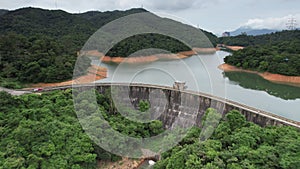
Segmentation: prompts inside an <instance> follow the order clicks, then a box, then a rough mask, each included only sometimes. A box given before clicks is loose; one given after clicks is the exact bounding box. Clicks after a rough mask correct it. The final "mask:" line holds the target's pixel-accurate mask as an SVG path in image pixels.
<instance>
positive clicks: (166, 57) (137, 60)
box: [81, 48, 217, 64]
mask: <svg viewBox="0 0 300 169" xmlns="http://www.w3.org/2000/svg"><path fill="white" fill-rule="evenodd" d="M216 51H217V49H216V48H193V50H191V51H184V52H179V53H177V54H155V55H150V56H139V57H110V56H104V54H103V53H101V52H99V51H97V50H90V51H84V52H82V53H81V55H87V56H91V57H97V58H99V59H100V60H101V61H102V62H104V63H116V64H120V63H130V64H139V63H149V62H155V61H157V60H178V59H184V58H187V57H190V56H193V55H197V54H199V53H203V54H209V53H215V52H216Z"/></svg>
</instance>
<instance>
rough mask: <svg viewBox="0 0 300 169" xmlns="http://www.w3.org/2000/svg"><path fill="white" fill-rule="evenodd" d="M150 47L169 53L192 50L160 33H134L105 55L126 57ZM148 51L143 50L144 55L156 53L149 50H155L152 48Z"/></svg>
mask: <svg viewBox="0 0 300 169" xmlns="http://www.w3.org/2000/svg"><path fill="white" fill-rule="evenodd" d="M150 48H155V49H160V50H164V51H166V52H171V53H178V52H182V51H190V50H192V49H191V48H189V47H188V46H187V45H185V44H184V43H182V42H180V41H179V40H177V39H174V38H171V37H168V36H165V35H161V34H154V33H149V34H140V35H134V36H132V37H129V38H126V39H124V40H122V41H121V42H119V43H118V44H116V45H114V47H113V48H111V49H110V50H109V51H108V52H107V54H106V55H107V56H110V57H118V56H121V57H127V56H130V55H131V54H133V53H134V52H137V51H139V50H143V49H150ZM149 52H150V53H145V52H144V53H143V54H144V56H148V55H153V54H157V53H151V52H155V51H154V50H153V51H151V50H150V51H149ZM156 52H157V51H156ZM158 52H160V53H161V52H162V51H158Z"/></svg>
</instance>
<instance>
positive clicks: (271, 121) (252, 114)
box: [43, 83, 300, 128]
mask: <svg viewBox="0 0 300 169" xmlns="http://www.w3.org/2000/svg"><path fill="white" fill-rule="evenodd" d="M111 86H121V87H122V86H130V87H131V88H132V87H134V88H143V89H161V90H164V91H169V92H180V93H182V94H187V95H191V96H196V97H198V98H201V99H207V100H208V101H209V102H210V104H212V103H213V102H214V103H216V104H217V103H218V104H221V105H223V106H224V107H225V108H224V112H221V113H223V115H224V114H226V113H227V112H228V111H230V110H233V109H236V110H239V111H240V112H241V113H242V114H244V115H245V116H246V119H247V120H248V121H252V122H254V123H256V124H259V125H261V126H266V125H288V126H293V127H297V128H300V122H298V121H294V120H290V119H287V118H285V117H281V116H278V115H275V114H272V113H269V112H265V111H262V110H259V109H256V108H253V107H249V106H246V105H243V104H240V103H237V102H234V101H231V100H228V99H225V98H220V97H216V96H213V95H209V94H205V93H202V92H195V91H189V90H177V89H175V88H173V87H169V86H160V85H151V84H142V83H130V84H128V83H90V84H80V85H76V84H74V85H67V86H59V87H47V88H44V89H43V91H52V90H64V89H68V88H79V87H107V88H109V87H111ZM174 111H179V110H174Z"/></svg>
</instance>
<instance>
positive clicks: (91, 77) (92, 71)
mask: <svg viewBox="0 0 300 169" xmlns="http://www.w3.org/2000/svg"><path fill="white" fill-rule="evenodd" d="M106 77H107V69H106V68H104V67H99V66H96V65H92V66H91V67H89V69H88V73H87V74H86V75H83V76H80V77H78V78H76V79H72V80H68V81H64V82H57V83H37V84H32V85H30V86H29V88H39V87H41V88H44V87H55V86H65V85H72V84H85V83H91V82H94V81H97V80H101V79H104V78H106Z"/></svg>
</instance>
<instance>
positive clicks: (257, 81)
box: [224, 72, 300, 100]
mask: <svg viewBox="0 0 300 169" xmlns="http://www.w3.org/2000/svg"><path fill="white" fill-rule="evenodd" d="M224 77H227V78H228V79H229V80H230V81H233V82H235V83H237V84H238V85H240V86H241V87H243V88H246V89H254V90H260V91H265V92H267V93H268V94H270V95H272V96H275V97H279V98H282V99H284V100H295V99H298V98H300V87H296V86H290V85H284V84H277V83H272V82H270V81H268V80H265V79H264V78H262V77H261V76H259V75H257V74H253V73H246V72H225V73H224Z"/></svg>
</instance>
